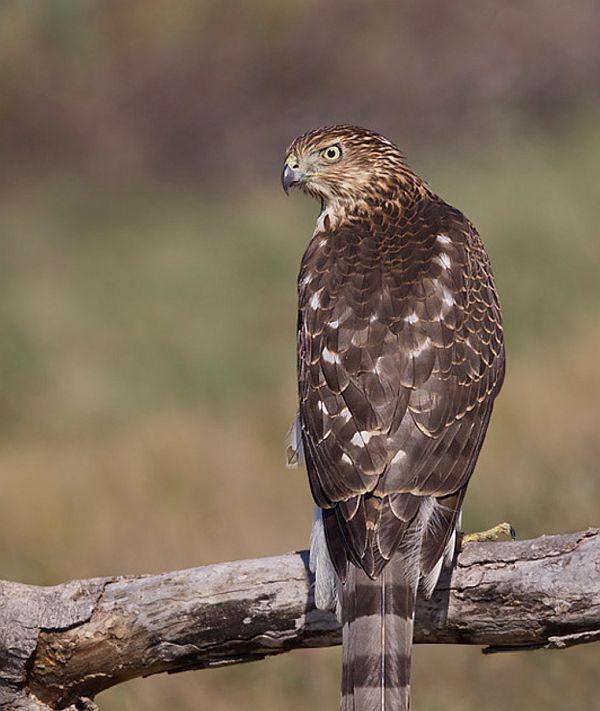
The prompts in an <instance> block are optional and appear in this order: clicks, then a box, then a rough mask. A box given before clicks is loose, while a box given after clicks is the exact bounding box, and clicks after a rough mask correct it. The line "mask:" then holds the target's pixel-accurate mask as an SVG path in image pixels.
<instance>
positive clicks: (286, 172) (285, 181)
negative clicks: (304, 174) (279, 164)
mask: <svg viewBox="0 0 600 711" xmlns="http://www.w3.org/2000/svg"><path fill="white" fill-rule="evenodd" d="M295 182H297V180H296V175H295V173H294V171H293V170H292V169H291V168H290V166H289V165H286V166H284V168H283V172H282V173H281V185H282V186H283V189H284V191H285V194H286V195H289V194H290V188H291V187H292V185H293V184H294V183H295Z"/></svg>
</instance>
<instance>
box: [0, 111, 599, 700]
mask: <svg viewBox="0 0 600 711" xmlns="http://www.w3.org/2000/svg"><path fill="white" fill-rule="evenodd" d="M599 126H600V124H599V122H598V113H596V112H588V113H586V114H585V115H583V116H582V117H580V118H579V119H573V120H571V121H570V122H564V121H563V122H559V123H555V124H554V126H553V127H552V128H549V129H548V130H546V131H544V132H542V131H539V132H536V133H535V134H534V135H529V136H523V137H522V138H521V139H520V141H515V140H512V141H510V142H509V141H506V142H504V141H498V142H496V143H495V144H492V145H491V146H489V147H488V148H486V149H485V150H481V151H479V152H478V153H477V154H474V153H473V154H471V155H470V157H468V158H465V157H464V156H461V155H459V154H458V153H457V154H455V155H452V154H451V153H447V154H446V156H445V158H444V162H442V163H441V164H440V163H439V161H438V160H434V158H433V156H432V155H429V156H425V157H424V158H422V159H419V157H418V156H414V155H413V156H412V158H413V162H414V164H415V165H416V167H418V168H419V169H420V170H421V172H423V173H424V174H425V175H426V176H427V178H428V179H429V182H430V183H431V184H432V185H433V186H434V188H435V189H436V190H437V191H438V192H439V193H440V194H442V195H443V196H444V197H445V198H446V199H447V200H449V201H450V202H452V203H454V204H456V205H457V206H460V207H461V208H462V209H463V210H464V211H465V212H466V213H467V214H468V215H469V216H470V217H471V218H472V219H473V221H474V222H475V223H476V224H477V225H478V227H479V228H480V231H481V232H482V234H483V235H484V237H485V239H486V242H487V244H488V246H489V250H490V252H491V254H492V258H493V261H494V266H495V271H496V274H497V280H498V284H499V288H500V292H501V296H502V301H503V306H504V312H505V321H506V330H507V337H508V356H509V368H508V376H507V381H506V386H505V390H504V393H503V395H502V397H501V398H500V400H499V402H498V405H497V410H496V414H495V417H494V420H493V424H492V428H491V432H490V435H489V437H488V441H487V444H486V446H485V448H484V453H483V455H482V458H481V461H480V465H479V467H478V471H477V473H476V476H475V478H474V480H473V484H472V486H471V490H470V496H469V497H468V499H467V506H466V515H465V519H464V520H465V523H466V527H467V528H471V529H476V528H478V527H480V526H487V525H489V524H492V523H495V522H497V521H498V520H501V519H508V520H510V521H511V522H512V523H513V524H514V525H515V527H516V528H517V531H518V533H519V535H520V536H522V537H529V536H536V535H538V534H540V533H543V532H559V531H570V530H577V529H581V528H584V527H586V526H588V525H594V524H596V525H597V524H598V523H599V521H598V502H599V501H600V477H599V476H598V461H599V459H600V439H599V438H598V433H597V431H598V422H600V371H599V369H598V365H597V364H598V362H599V361H600V331H599V330H598V309H599V308H600V287H599V285H598V272H599V269H600V253H599V250H598V222H597V221H598V217H599V216H600V215H599V214H598V204H599V201H598V197H599V195H598V178H597V176H598V167H597V166H598V156H599V155H600V127H599ZM409 152H410V151H409ZM264 178H265V180H264V183H263V184H264V185H265V186H266V187H262V188H256V187H252V186H248V187H240V189H239V190H238V191H237V193H236V194H235V195H233V196H231V197H230V198H229V199H228V200H225V199H223V200H222V201H220V202H219V201H215V200H214V199H210V197H209V196H206V195H204V194H203V192H202V190H201V189H199V188H198V187H193V186H190V185H188V184H184V185H173V184H170V183H168V182H163V183H161V182H159V181H154V182H151V183H148V182H145V183H144V182H141V181H139V180H123V181H121V182H119V183H117V184H114V183H113V184H112V185H108V184H107V182H106V181H101V180H96V181H91V180H89V181H85V180H81V179H78V178H76V177H74V176H73V175H72V174H69V173H68V172H65V173H62V174H56V173H55V174H53V175H51V176H48V175H46V176H45V177H37V178H32V177H31V176H28V177H27V178H26V179H25V178H23V179H15V180H14V181H13V182H12V183H11V184H10V185H5V186H4V189H3V191H2V194H1V196H0V232H1V234H2V235H3V237H2V259H1V262H0V271H1V280H0V337H1V343H2V348H1V349H0V374H1V376H2V382H3V397H2V402H1V403H0V425H1V429H0V437H1V439H0V470H1V471H2V473H3V477H2V480H3V484H2V486H3V496H2V498H1V500H0V539H1V540H2V547H1V549H0V570H1V571H2V577H4V578H12V579H15V580H20V581H24V582H31V583H38V584H46V583H48V584H50V583H56V582H59V581H61V580H64V579H68V578H73V577H83V576H93V575H107V574H113V573H125V572H128V573H135V572H148V571H160V570H167V569H173V568H177V567H185V566H193V565H198V564H203V563H210V562H216V561H220V560H229V559H235V558H243V557H258V556H263V555H268V554H274V553H280V552H283V551H286V550H291V549H298V548H302V547H304V546H305V545H306V543H307V537H308V530H309V522H310V517H311V512H310V509H311V505H310V500H309V495H308V492H307V486H306V483H305V477H304V474H303V473H294V472H288V471H286V470H285V469H284V467H283V439H284V436H285V432H286V429H287V426H288V423H289V421H290V420H291V418H292V416H293V414H294V408H295V406H294V399H295V373H294V321H295V312H294V302H295V275H296V271H297V267H298V261H299V258H300V255H301V253H302V251H303V248H304V246H305V243H306V241H307V238H308V236H309V234H310V231H311V229H312V222H313V219H314V213H315V209H316V206H315V205H314V204H312V203H311V202H310V201H308V200H307V199H302V198H300V197H299V196H295V197H294V199H287V200H286V199H285V196H284V195H283V193H282V192H281V189H280V187H279V185H278V175H277V173H276V172H274V173H273V174H272V175H267V176H264ZM599 663H600V648H599V647H598V645H595V646H588V647H585V648H582V649H575V650H570V651H567V652H561V653H557V652H554V653H542V652H538V653H529V654H523V655H516V654H511V655H498V656H496V657H493V658H484V657H483V656H482V655H481V654H480V653H479V651H478V650H477V649H466V648H452V649H450V648H423V647H422V648H419V649H417V651H416V669H415V683H414V688H415V707H416V708H419V709H422V710H423V711H436V710H438V709H439V710H441V709H444V710H445V711H475V710H479V709H484V708H485V709H490V710H491V711H494V710H495V709H498V710H500V709H505V708H507V707H508V708H544V709H546V710H547V711H554V710H556V711H558V710H559V709H561V710H562V709H565V708H568V709H582V710H583V709H590V708H593V707H594V704H595V703H596V702H595V699H596V698H597V689H598V686H597V668H598V664H599ZM337 664H338V650H321V651H308V652H302V653H294V654H290V655H287V656H286V658H280V659H274V660H269V661H266V662H261V663H257V664H254V665H248V666H245V667H240V668H232V669H227V670H218V671H211V672H197V673H187V674H185V675H181V676H174V677H157V678H153V679H146V680H141V681H135V682H132V683H129V684H127V685H124V686H122V687H120V688H117V689H114V690H111V691H108V692H105V693H104V694H102V695H101V697H100V702H101V706H102V708H103V709H105V710H106V711H111V710H116V709H122V710H124V711H134V709H135V710H137V709H145V710H148V711H152V710H154V709H156V710H158V709H167V708H173V709H182V710H186V709H214V710H215V711H228V710H229V709H234V708H247V709H266V710H273V711H274V710H276V709H283V708H285V709H290V710H291V711H295V710H298V711H300V709H307V708H312V707H316V708H335V707H336V704H337V693H338V692H337V689H338V676H337V675H338V673H337ZM519 700H521V701H519Z"/></svg>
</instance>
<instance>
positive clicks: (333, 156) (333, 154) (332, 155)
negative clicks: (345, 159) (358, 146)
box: [321, 146, 342, 163]
mask: <svg viewBox="0 0 600 711" xmlns="http://www.w3.org/2000/svg"><path fill="white" fill-rule="evenodd" d="M341 157H342V149H341V148H340V147H339V146H329V147H328V148H323V150H322V151H321V158H323V159H324V160H326V161H327V162H328V163H335V162H336V161H337V160H339V159H340V158H341Z"/></svg>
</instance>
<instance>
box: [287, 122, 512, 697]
mask: <svg viewBox="0 0 600 711" xmlns="http://www.w3.org/2000/svg"><path fill="white" fill-rule="evenodd" d="M282 184H283V187H284V189H285V191H286V192H288V191H289V189H290V188H291V187H292V186H297V187H299V188H300V189H301V190H302V191H304V192H305V193H308V194H309V195H312V196H313V197H315V198H317V199H318V200H319V201H320V203H321V211H320V214H319V217H318V219H317V224H316V227H315V230H314V233H313V236H312V239H311V240H310V243H309V245H308V248H307V250H306V252H305V253H304V256H303V258H302V263H301V268H300V274H299V278H298V296H299V306H298V332H297V339H298V340H297V354H298V392H299V413H298V418H297V420H296V422H295V425H294V427H293V428H292V429H293V431H292V440H293V441H292V443H291V448H290V451H291V459H292V460H293V461H295V460H297V459H298V458H299V457H300V455H303V457H304V460H305V463H306V467H307V470H308V478H309V483H310V488H311V491H312V495H313V498H314V500H315V503H316V512H315V521H314V524H313V531H312V536H311V567H312V568H313V570H314V572H315V574H316V581H315V599H316V603H317V605H318V606H320V607H332V606H334V605H335V604H336V599H337V604H338V614H341V621H342V625H343V655H342V656H343V662H342V663H343V669H342V704H341V708H342V709H343V711H351V710H353V711H376V710H377V711H379V710H381V711H391V710H392V709H393V711H403V710H406V709H408V708H409V706H410V665H411V652H412V635H413V620H414V610H415V598H416V594H417V588H418V586H419V584H420V585H421V586H422V588H423V590H424V593H425V594H426V595H431V593H432V592H433V589H434V587H435V585H436V583H437V580H438V578H439V575H440V572H441V569H442V566H443V565H444V564H445V563H446V564H449V563H450V562H451V560H452V556H453V552H454V545H455V539H456V531H457V528H458V525H459V520H460V513H461V507H462V503H463V499H464V496H465V492H466V488H467V484H468V482H469V478H470V476H471V474H472V472H473V468H474V466H475V462H476V460H477V457H478V454H479V451H480V449H481V446H482V444H483V440H484V437H485V434H486V430H487V427H488V423H489V420H490V416H491V414H492V407H493V404H494V399H495V397H496V395H497V394H498V392H499V390H500V388H501V385H502V381H503V377H504V345H503V333H502V319H501V312H500V305H499V302H498V295H497V293H496V287H495V284H494V277H493V274H492V270H491V267H490V260H489V258H488V255H487V254H486V251H485V248H484V246H483V243H482V241H481V239H480V237H479V234H478V233H477V230H476V229H475V227H473V225H472V224H471V223H470V222H469V220H468V219H467V218H466V217H465V216H464V215H463V214H462V213H461V212H460V211H459V210H457V209H456V208H454V207H451V206H450V205H448V204H447V203H445V202H444V201H443V200H442V199H441V198H440V197H438V196H437V195H436V194H435V193H434V192H433V191H432V190H431V189H430V188H429V187H428V186H427V184H426V183H425V182H424V181H423V180H422V179H421V178H420V177H419V176H417V174H416V173H415V172H414V171H413V170H412V169H411V168H410V167H409V166H408V164H407V163H406V160H405V159H404V157H403V155H402V153H401V152H400V150H399V149H398V148H397V147H396V146H395V145H394V144H393V143H392V142H391V141H389V140H388V139H386V138H384V137H383V136H381V135H379V134H377V133H374V132H373V131H369V130H367V129H364V128H360V127H357V126H350V125H337V126H330V127H326V128H320V129H317V130H314V131H310V132H308V133H305V134H304V135H302V136H300V137H299V138H297V139H296V140H294V141H293V143H292V144H291V146H290V147H289V149H288V152H287V157H286V160H285V166H284V169H283V173H282ZM338 591H339V594H338ZM340 607H341V610H340V609H339V608H340Z"/></svg>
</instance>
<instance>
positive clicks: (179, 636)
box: [0, 529, 600, 711]
mask: <svg viewBox="0 0 600 711" xmlns="http://www.w3.org/2000/svg"><path fill="white" fill-rule="evenodd" d="M598 639H600V531H599V530H595V529H594V530H592V529H590V530H588V531H583V532H580V533H574V534H568V535H558V536H542V537H541V538H537V539H535V540H530V541H520V542H507V543H483V544H469V545H467V546H466V548H465V550H464V551H463V552H462V553H461V554H460V555H459V556H458V559H457V561H456V565H455V567H454V570H453V572H452V575H446V576H445V577H443V578H442V579H441V580H440V583H439V585H438V588H437V590H436V593H435V594H434V596H433V597H432V599H431V600H424V599H420V600H419V601H418V609H417V619H416V627H415V641H416V642H442V643H456V644H478V645H487V647H488V650H490V649H491V650H493V651H499V650H515V649H531V648H538V647H548V648H562V647H568V646H571V645H574V644H581V643H583V642H591V641H593V640H598ZM339 642H340V630H339V627H338V624H337V621H336V619H335V617H334V616H333V615H332V614H327V613H323V612H320V611H318V610H315V608H314V606H313V601H312V596H311V593H310V575H309V573H308V570H307V555H306V553H305V552H302V553H291V554H288V555H283V556H278V557H274V558H264V559H260V560H246V561H239V562H233V563H223V564H220V565H211V566H208V567H204V568H194V569H190V570H182V571H176V572H172V573H163V574H162V575H146V576H138V577H118V578H102V579H92V580H79V581H72V582H68V583H64V584H63V585H57V586H55V587H46V588H43V587H35V586H29V585H21V584H18V583H10V582H0V708H3V709H31V710H33V709H36V710H37V711H40V709H63V708H71V709H93V708H95V705H94V703H93V698H94V696H95V695H96V694H97V693H98V692H99V691H102V690H103V689H106V688H108V687H110V686H113V685H115V684H118V683H120V682H122V681H125V680H127V679H132V678H134V677H139V676H148V675H150V674H158V673H160V672H178V671H184V670H188V669H203V668H209V667H214V666H221V665H224V664H236V663H238V662H246V661H252V660H256V659H261V658H263V657H265V656H266V655H270V654H280V653H282V652H287V651H289V650H291V649H295V648H298V647H322V646H328V645H335V644H339Z"/></svg>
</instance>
